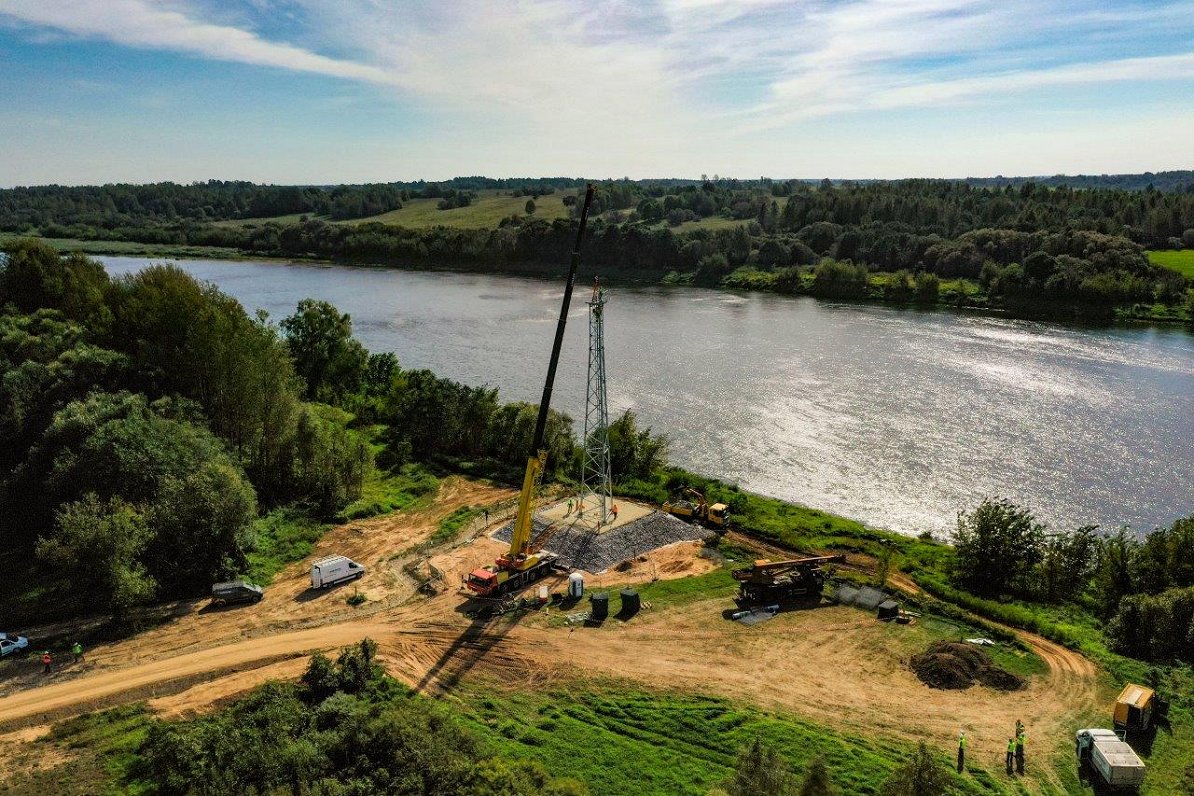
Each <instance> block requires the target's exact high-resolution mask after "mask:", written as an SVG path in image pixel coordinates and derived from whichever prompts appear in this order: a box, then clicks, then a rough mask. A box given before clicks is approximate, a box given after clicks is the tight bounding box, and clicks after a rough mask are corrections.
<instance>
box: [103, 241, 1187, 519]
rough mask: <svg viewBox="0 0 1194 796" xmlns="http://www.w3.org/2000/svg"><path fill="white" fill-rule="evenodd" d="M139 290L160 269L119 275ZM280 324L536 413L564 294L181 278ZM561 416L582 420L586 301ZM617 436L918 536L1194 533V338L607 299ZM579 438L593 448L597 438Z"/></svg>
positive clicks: (828, 309) (577, 310) (257, 275)
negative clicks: (1021, 512) (315, 303)
mask: <svg viewBox="0 0 1194 796" xmlns="http://www.w3.org/2000/svg"><path fill="white" fill-rule="evenodd" d="M99 259H101V260H103V261H104V263H105V264H106V266H107V268H108V270H109V272H111V273H112V274H126V273H130V272H134V271H137V270H138V269H140V268H143V267H145V265H146V264H147V261H146V260H142V259H136V258H122V257H102V258H99ZM177 263H178V265H179V266H180V267H182V268H184V269H185V270H187V271H189V272H190V273H192V274H194V275H195V276H196V277H198V278H200V279H205V280H210V281H212V282H214V283H215V284H217V285H219V287H220V288H221V289H223V290H224V291H225V292H227V293H229V294H231V295H233V296H235V297H236V298H238V299H239V300H240V301H241V302H242V303H243V304H244V305H245V306H246V307H247V308H248V309H249V310H250V312H252V311H254V310H256V309H258V308H261V309H265V310H267V311H268V312H269V313H270V315H271V316H272V317H273V318H274V319H275V320H280V319H281V318H283V317H285V316H286V315H289V314H290V313H292V312H293V311H294V307H295V305H296V304H297V303H298V301H299V300H300V299H303V298H306V297H315V298H320V299H325V300H327V301H330V302H332V303H333V304H335V305H336V306H337V307H339V308H340V309H341V311H344V312H348V313H350V314H351V315H352V319H353V328H354V331H355V333H356V335H357V336H358V337H359V338H360V339H361V341H362V342H363V343H364V344H365V345H366V346H367V347H368V348H369V349H370V350H371V351H393V352H394V353H396V354H397V355H398V359H399V361H400V363H401V365H402V366H403V367H404V368H423V367H425V368H430V369H431V370H433V371H435V372H436V373H438V374H440V375H443V376H448V377H451V378H453V379H457V380H460V381H463V382H467V383H470V384H490V385H494V386H497V387H500V388H501V393H502V395H503V397H504V398H505V399H507V400H510V399H520V400H527V401H534V402H537V401H538V399H539V393H540V391H541V390H542V384H543V376H544V373H545V371H546V367H547V358H548V354H549V351H550V348H551V339H552V333H553V331H554V321H555V317H556V315H557V313H558V312H559V299H560V294H561V291H562V285H561V284H559V283H556V282H548V281H542V280H536V279H524V278H517V277H508V276H489V275H474V274H457V273H428V272H412V271H398V270H388V269H381V268H357V267H348V266H339V265H310V264H304V265H285V264H279V263H256V262H222V261H217V260H190V261H188V260H180V261H177ZM588 294H589V291H588V290H587V289H586V288H584V287H580V288H578V290H577V291H576V294H575V296H574V300H573V309H572V312H571V315H570V317H569V326H568V335H567V338H566V341H565V345H564V351H563V358H562V361H561V365H560V370H559V375H558V378H557V382H556V390H555V399H554V402H553V406H554V407H555V408H557V409H560V410H563V411H566V412H568V413H569V414H571V415H572V416H573V417H574V418H576V419H577V421H578V426H579V425H580V423H581V422H582V418H583V411H584V396H585V372H586V363H587V356H588V348H587V339H586V338H587V321H586V313H587V310H586V307H585V301H586V300H587V298H588ZM608 299H609V303H608V305H607V308H606V330H605V333H606V361H607V368H608V371H609V403H610V412H611V416H612V415H614V414H617V413H620V412H621V411H622V410H624V409H633V410H634V411H635V412H636V413H637V414H638V416H639V418H640V422H641V423H642V424H645V425H648V426H651V427H652V428H653V429H654V430H656V431H661V432H664V433H666V434H667V435H668V436H669V437H670V439H671V451H672V456H671V458H672V460H673V461H674V462H675V463H677V464H680V465H682V466H684V467H687V468H689V469H692V470H695V471H698V472H701V473H706V474H709V475H715V476H719V477H721V478H724V479H727V480H729V481H733V482H736V483H738V484H740V485H741V486H742V487H744V488H747V489H750V490H752V491H756V492H760V493H763V494H767V495H773V496H775V497H780V498H785V499H788V500H793V501H796V502H799V503H803V504H806V505H810V506H814V507H817V508H822V509H826V510H828V511H832V512H836V513H839V514H843V515H846V516H848V517H853V518H855V519H859V520H862V521H864V522H867V523H869V524H872V525H876V526H879V527H885V528H890V529H892V530H896V531H900V532H904V533H916V532H919V531H922V530H930V531H935V532H938V533H940V532H942V531H946V530H948V529H950V528H952V527H953V525H954V523H955V521H956V515H957V512H958V511H960V510H964V509H969V508H972V507H973V506H974V505H976V504H977V503H978V501H979V500H981V499H982V498H983V497H985V496H1003V497H1008V498H1010V499H1012V500H1014V501H1016V502H1018V503H1021V504H1023V505H1027V506H1030V507H1031V508H1032V509H1033V510H1034V511H1035V512H1036V513H1037V516H1038V517H1040V518H1041V519H1043V520H1046V521H1048V522H1049V523H1050V524H1051V525H1052V526H1053V527H1057V528H1060V527H1072V526H1076V525H1079V524H1086V523H1096V524H1099V525H1101V526H1103V527H1104V528H1114V527H1117V526H1119V525H1123V524H1129V525H1131V526H1133V527H1134V528H1136V529H1138V530H1142V531H1146V530H1151V529H1152V528H1153V527H1155V526H1156V525H1160V524H1168V523H1169V522H1171V521H1172V520H1174V519H1175V518H1177V517H1179V516H1185V515H1188V514H1192V513H1194V478H1192V477H1191V465H1192V463H1194V336H1192V335H1190V334H1188V333H1186V332H1184V331H1180V330H1176V329H1164V330H1160V329H1155V328H1097V329H1096V328H1076V327H1068V326H1059V325H1053V324H1046V323H1036V322H1030V321H1019V320H1010V319H1004V318H997V317H986V316H981V315H971V314H955V313H950V312H942V311H916V310H907V309H898V308H892V307H886V306H875V305H858V304H836V303H831V302H822V301H818V300H816V299H811V298H789V297H782V296H775V295H768V294H759V293H755V294H743V295H738V294H732V293H726V292H719V291H715V290H704V289H698V288H682V287H665V286H652V287H617V288H612V289H610V290H609V291H608ZM578 432H579V428H578Z"/></svg>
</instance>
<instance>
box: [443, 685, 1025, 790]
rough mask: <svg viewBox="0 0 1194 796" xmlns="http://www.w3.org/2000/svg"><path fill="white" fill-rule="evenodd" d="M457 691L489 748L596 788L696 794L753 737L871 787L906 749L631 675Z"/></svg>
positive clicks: (990, 785)
mask: <svg viewBox="0 0 1194 796" xmlns="http://www.w3.org/2000/svg"><path fill="white" fill-rule="evenodd" d="M456 698H457V699H458V700H459V710H460V715H461V716H462V718H463V721H464V723H465V725H466V726H468V727H469V728H470V729H472V730H473V731H474V732H476V734H477V735H478V736H479V737H480V738H481V740H482V742H483V744H484V746H485V747H486V748H487V749H489V750H491V751H492V752H493V753H495V754H502V755H506V756H510V757H522V758H530V759H532V760H537V761H539V762H541V763H543V764H544V765H545V766H547V767H548V769H549V770H551V771H552V772H553V773H554V774H556V775H557V776H564V777H574V778H576V779H580V780H583V781H584V782H586V783H587V784H588V786H589V790H590V792H591V793H593V794H602V796H619V795H620V794H625V796H639V795H640V794H641V795H642V796H651V795H653V794H658V795H659V796H664V795H665V794H667V796H671V795H672V794H693V796H700V795H702V794H704V793H706V792H707V791H708V790H709V789H710V788H712V787H714V786H717V785H719V784H720V783H722V782H724V781H725V779H726V778H727V777H728V776H729V775H730V774H731V770H732V767H733V765H734V762H735V760H736V758H737V755H738V750H739V749H740V748H741V747H742V746H743V745H745V744H747V743H749V742H750V741H751V740H752V739H754V738H755V737H759V738H761V739H763V740H764V741H766V742H768V743H770V744H772V745H773V746H775V747H776V748H777V749H779V750H780V752H781V753H782V754H783V756H784V757H785V758H786V759H787V761H788V763H789V765H790V766H791V767H792V769H793V771H795V772H796V773H797V774H798V775H799V774H801V773H803V771H804V770H805V768H806V767H807V766H808V765H809V764H810V763H811V762H812V760H813V759H815V758H816V757H823V758H824V759H825V763H826V765H827V766H828V768H829V771H830V776H831V777H832V778H833V782H834V785H835V786H836V787H837V788H838V790H839V792H840V793H850V794H874V793H878V792H879V788H880V787H881V785H882V783H883V781H884V780H885V779H886V778H887V777H888V775H889V774H890V773H891V771H892V770H893V769H895V768H896V766H898V765H899V764H900V763H901V762H903V761H904V760H906V759H907V758H908V756H909V755H910V754H911V752H912V747H911V746H910V745H908V744H905V743H901V742H898V741H892V740H888V739H883V738H876V737H870V736H862V735H857V734H854V733H852V732H849V731H844V730H834V729H829V728H827V727H824V726H821V725H817V724H814V723H812V722H808V721H805V720H803V719H800V718H798V717H796V716H794V715H791V714H786V713H772V712H768V711H762V710H759V709H758V708H757V707H754V706H751V705H744V704H738V703H735V702H733V701H730V700H726V699H720V698H717V697H710V696H702V695H699V694H693V693H687V692H681V691H675V690H666V691H656V692H650V691H646V690H643V689H642V688H641V686H639V685H637V684H633V683H618V682H605V681H596V680H595V681H591V682H586V683H580V684H576V685H574V686H572V687H569V688H560V689H558V690H550V691H533V692H529V693H514V692H509V691H506V690H503V689H501V688H500V687H494V688H484V689H483V688H480V687H478V686H476V685H472V684H470V685H468V686H466V687H464V688H463V689H461V690H460V691H458V692H457V693H456ZM942 763H948V761H947V760H946V759H945V756H944V755H942ZM953 779H954V786H955V790H954V791H953V792H954V793H959V794H971V793H973V794H978V793H986V794H1000V793H1008V792H1010V791H1008V790H1007V789H1006V786H1005V785H1004V783H1003V781H1002V778H1001V777H996V776H992V774H991V773H990V772H987V771H985V770H983V769H982V768H980V767H978V766H971V767H970V770H969V773H968V775H967V776H966V777H964V778H963V777H956V778H953Z"/></svg>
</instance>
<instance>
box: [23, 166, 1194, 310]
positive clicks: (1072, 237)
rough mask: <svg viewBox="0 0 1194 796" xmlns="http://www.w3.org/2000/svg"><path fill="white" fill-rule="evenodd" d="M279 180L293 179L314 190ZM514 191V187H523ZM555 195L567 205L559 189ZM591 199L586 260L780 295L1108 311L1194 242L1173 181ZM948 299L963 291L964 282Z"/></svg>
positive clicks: (518, 229)
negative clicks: (1159, 252) (706, 224)
mask: <svg viewBox="0 0 1194 796" xmlns="http://www.w3.org/2000/svg"><path fill="white" fill-rule="evenodd" d="M221 185H225V184H221ZM231 185H241V184H231ZM128 187H129V186H106V187H105V189H107V188H112V189H113V190H115V189H123V188H128ZM142 187H144V188H146V189H148V188H151V187H152V186H142ZM201 187H202V186H201ZM366 187H369V186H366ZM174 188H180V186H174ZM14 190H19V191H34V192H37V191H51V190H52V189H50V188H47V189H14ZM92 190H100V189H61V191H63V192H65V193H64V194H63V196H69V195H71V193H70V192H72V191H78V192H82V193H83V194H85V195H86V194H87V192H89V191H92ZM271 190H273V189H272V188H271ZM294 190H295V191H298V192H299V193H300V194H301V193H303V192H304V191H311V190H317V191H322V190H324V189H294ZM336 190H340V189H333V192H334V191H336ZM394 190H396V191H398V193H397V195H396V197H395V198H394V201H395V202H397V203H400V202H401V201H402V197H403V196H409V195H411V194H410V190H411V189H409V188H403V189H401V190H399V189H397V188H395V189H394ZM512 190H516V191H524V190H526V186H525V185H522V184H519V185H518V186H517V187H515V188H513V189H512ZM417 195H418V196H422V197H430V198H439V201H440V204H441V205H442V206H443V207H445V208H449V209H450V208H454V207H459V206H462V205H464V204H467V203H469V202H471V201H472V194H471V193H470V191H469V190H468V189H465V188H462V187H445V185H443V184H439V183H429V184H425V185H423V186H422V187H421V188H419V189H418V193H417ZM14 196H15V195H14V194H12V193H11V192H9V194H8V195H7V197H6V198H0V228H4V229H10V230H29V229H36V230H37V231H38V232H39V233H40V234H42V235H45V236H49V237H72V238H83V239H111V240H122V241H136V242H143V243H156V244H175V245H195V246H220V247H229V248H236V249H240V250H242V251H244V252H246V253H253V254H260V255H269V256H284V257H322V258H331V259H339V260H347V261H357V262H377V263H396V264H407V265H431V266H441V267H442V266H445V265H446V266H453V267H466V268H475V269H479V270H486V271H501V270H528V269H531V270H533V269H535V268H537V267H539V268H541V267H543V266H550V265H555V264H558V263H560V262H563V261H565V259H566V257H567V253H568V251H569V246H570V243H571V238H572V234H573V233H572V224H571V223H570V222H569V221H568V220H566V219H559V220H555V221H547V220H543V219H536V218H534V217H533V216H530V215H529V214H528V215H527V216H514V217H511V218H508V219H505V220H503V222H502V224H501V225H500V226H499V227H497V228H495V229H451V228H444V227H436V228H432V229H419V230H414V229H407V228H403V227H400V226H393V225H389V224H381V223H376V222H373V223H364V224H359V225H342V224H333V223H329V222H328V220H326V219H325V218H316V217H312V218H308V219H306V220H301V221H299V222H296V223H280V222H266V223H262V224H259V225H251V226H240V225H217V224H213V223H208V222H207V221H206V220H204V219H205V218H206V217H204V216H194V215H190V216H186V217H180V218H171V217H170V216H169V215H164V213H165V211H163V210H161V209H160V208H158V207H157V205H155V204H154V203H152V202H147V204H148V205H149V206H150V207H151V208H152V209H151V210H148V211H145V212H144V213H139V212H137V211H136V210H135V208H131V207H129V206H126V205H121V206H120V207H121V209H120V210H119V211H118V212H116V213H114V214H112V215H110V216H106V217H99V218H97V217H96V216H95V215H93V214H90V213H79V212H74V211H73V210H72V209H71V208H70V207H69V206H65V205H64V206H58V205H55V204H49V205H47V206H46V207H44V208H41V209H40V210H38V211H37V212H36V213H34V215H35V216H36V218H37V219H39V220H40V222H41V223H39V224H34V223H33V222H32V221H31V220H30V219H31V218H32V216H31V215H30V211H29V209H28V208H27V207H25V206H24V205H22V204H21V202H20V201H17V200H16V199H15V198H14ZM0 197H5V192H0ZM561 198H562V201H563V202H564V203H565V204H569V205H570V207H571V208H572V211H573V212H575V210H576V202H575V194H574V192H573V191H572V189H566V190H565V191H564V194H563V196H562V197H561ZM569 200H572V201H571V203H570V202H569ZM6 201H7V203H8V204H7V205H6V204H5V202H6ZM541 201H546V199H543V200H541ZM552 201H554V199H553V200H552ZM299 204H302V202H299ZM291 206H292V205H288V206H287V207H291ZM370 209H371V210H372V209H376V208H370ZM97 212H98V211H97ZM219 212H225V211H224V210H221V211H219ZM231 212H233V213H234V215H235V213H241V212H246V211H241V210H236V211H231ZM252 212H254V213H255V212H256V210H253V211H252ZM362 212H363V211H362ZM594 212H595V214H596V216H597V219H596V221H595V222H594V223H593V225H592V231H591V236H590V240H589V241H588V242H587V243H586V247H587V248H586V261H587V263H589V264H591V266H592V267H594V268H600V269H601V270H602V271H603V272H605V273H611V274H616V275H619V276H621V277H623V278H632V279H637V280H644V281H659V280H661V279H664V278H667V277H669V275H679V276H680V277H682V278H684V279H690V280H692V281H695V282H697V283H701V284H710V285H718V284H723V283H726V282H727V280H728V278H729V277H730V274H732V273H733V272H735V271H736V270H739V269H745V270H749V271H752V272H760V273H763V274H764V276H765V277H766V279H767V281H766V284H767V286H768V287H769V288H770V289H774V290H779V291H783V292H792V293H802V292H810V293H813V294H814V295H833V296H835V297H842V298H866V297H878V298H887V299H889V300H898V298H899V296H900V295H906V296H907V297H909V298H918V299H919V300H928V297H929V296H931V295H932V293H931V290H928V289H926V290H924V291H921V290H920V289H919V288H913V289H912V290H905V289H904V288H905V287H906V286H908V285H909V284H911V283H912V282H913V281H914V280H916V279H918V278H921V275H931V276H934V277H937V279H938V280H950V279H957V278H963V279H967V280H971V281H972V282H975V283H978V285H979V286H980V287H981V288H982V290H983V291H984V292H985V298H984V300H985V301H988V302H989V303H990V304H992V305H995V306H1002V307H1007V308H1009V309H1014V310H1021V311H1024V312H1026V313H1032V312H1037V313H1045V312H1049V311H1051V310H1054V311H1057V312H1060V313H1068V312H1078V311H1085V312H1087V313H1093V314H1109V313H1110V312H1111V310H1112V309H1113V308H1115V307H1121V306H1130V305H1133V304H1145V305H1152V304H1154V303H1160V304H1163V305H1167V306H1181V305H1182V304H1184V303H1185V302H1188V301H1190V299H1189V298H1188V295H1189V294H1188V289H1189V281H1188V280H1187V279H1186V278H1185V277H1183V276H1181V275H1180V274H1178V273H1176V272H1174V271H1171V270H1168V269H1164V268H1160V267H1157V266H1154V265H1152V264H1151V263H1150V262H1149V259H1148V257H1147V255H1146V254H1145V247H1152V248H1180V247H1194V193H1188V192H1172V193H1162V192H1160V191H1157V190H1145V191H1125V190H1103V189H1073V188H1069V187H1066V186H1060V187H1055V188H1046V187H1042V186H1039V185H1036V184H1034V183H1025V184H1023V185H1019V186H1010V185H1009V186H1005V187H1002V188H996V187H991V188H986V187H981V188H980V187H974V186H971V185H968V184H966V183H951V182H942V181H933V180H907V181H902V182H893V183H883V182H875V183H866V184H842V185H833V184H822V185H820V186H811V185H808V184H806V183H801V182H796V181H788V182H784V183H775V182H771V181H761V182H759V183H757V184H748V185H743V184H741V183H738V182H737V181H725V180H722V181H717V182H713V181H709V182H705V183H701V184H687V185H686V184H674V183H672V182H666V181H660V182H654V183H651V182H648V183H639V182H632V181H629V180H619V181H607V182H604V183H600V184H599V185H598V190H597V192H596V199H595V206H594ZM709 217H725V218H730V219H735V220H738V221H741V222H742V223H741V224H740V225H738V226H737V227H734V228H731V229H708V228H705V229H702V228H697V229H693V230H689V231H685V232H676V231H674V230H673V229H672V226H670V225H672V224H679V223H683V221H685V220H691V219H701V218H709ZM825 259H830V260H833V261H836V262H839V263H844V264H845V265H846V266H849V267H851V268H854V269H856V274H857V275H856V276H855V277H852V278H849V279H845V280H838V281H839V282H840V284H838V285H834V286H832V287H825V286H824V285H822V284H818V285H817V286H816V289H814V282H818V283H824V282H825V280H824V279H819V280H814V279H813V271H814V269H816V267H817V266H818V264H819V263H820V262H821V261H822V260H825ZM860 269H865V273H864V271H863V270H860ZM874 272H882V273H890V274H900V276H899V277H898V278H897V279H894V280H889V282H891V283H894V285H895V288H893V290H892V291H885V290H880V291H879V292H878V294H876V293H875V291H874V290H873V289H872V286H870V285H868V284H867V280H866V279H865V275H866V274H869V273H874ZM900 272H906V273H900ZM843 273H844V272H843ZM831 275H832V274H827V276H831ZM839 275H840V274H839ZM954 298H956V300H957V301H959V302H964V301H968V300H970V299H969V297H967V296H965V295H957V296H956V297H954Z"/></svg>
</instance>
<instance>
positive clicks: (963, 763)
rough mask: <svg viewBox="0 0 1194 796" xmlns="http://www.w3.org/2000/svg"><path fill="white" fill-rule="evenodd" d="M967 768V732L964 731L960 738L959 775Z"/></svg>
mask: <svg viewBox="0 0 1194 796" xmlns="http://www.w3.org/2000/svg"><path fill="white" fill-rule="evenodd" d="M965 767H966V731H965V730H963V731H962V733H961V734H960V735H959V736H958V773H959V774H961V773H962V769H964V768H965Z"/></svg>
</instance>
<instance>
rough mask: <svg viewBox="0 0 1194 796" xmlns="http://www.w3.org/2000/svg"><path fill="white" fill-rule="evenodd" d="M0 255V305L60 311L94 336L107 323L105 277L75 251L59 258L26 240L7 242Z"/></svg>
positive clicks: (45, 247)
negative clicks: (0, 255) (93, 333)
mask: <svg viewBox="0 0 1194 796" xmlns="http://www.w3.org/2000/svg"><path fill="white" fill-rule="evenodd" d="M0 252H2V253H3V255H4V256H2V257H0V306H3V305H4V304H7V303H11V304H14V305H15V306H16V307H17V309H19V310H21V311H22V312H34V311H36V310H38V309H42V308H48V309H56V310H60V311H61V312H62V314H63V315H65V316H66V317H67V318H70V319H72V320H76V321H83V322H85V324H86V326H87V327H88V328H89V329H91V330H93V331H99V330H101V329H103V328H106V326H107V324H108V323H109V322H110V321H111V315H110V313H109V312H108V309H107V307H106V305H105V304H104V295H105V292H106V290H107V288H108V273H107V271H105V270H104V267H103V266H102V265H101V264H100V263H98V262H96V261H95V260H92V259H90V258H88V257H85V256H83V255H82V254H79V253H77V252H76V253H73V254H70V255H67V256H66V257H62V256H61V255H59V254H58V252H57V250H55V249H54V247H52V246H50V245H49V244H48V243H44V242H42V241H39V240H34V239H30V238H21V239H17V240H15V241H12V242H10V243H7V244H5V245H4V246H3V247H2V248H0Z"/></svg>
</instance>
